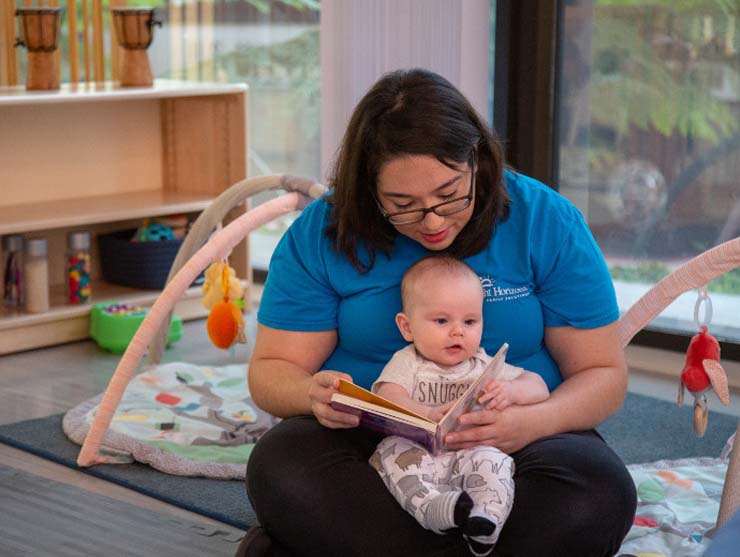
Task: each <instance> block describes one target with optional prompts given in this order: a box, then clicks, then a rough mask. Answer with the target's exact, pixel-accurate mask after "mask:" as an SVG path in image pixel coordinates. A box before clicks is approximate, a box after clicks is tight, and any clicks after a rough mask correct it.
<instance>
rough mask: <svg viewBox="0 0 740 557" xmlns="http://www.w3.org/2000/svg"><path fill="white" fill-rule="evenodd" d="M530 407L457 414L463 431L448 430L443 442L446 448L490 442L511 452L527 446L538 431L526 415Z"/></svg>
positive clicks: (455, 448)
mask: <svg viewBox="0 0 740 557" xmlns="http://www.w3.org/2000/svg"><path fill="white" fill-rule="evenodd" d="M531 415H532V408H531V406H530V407H526V406H509V407H508V408H506V409H505V410H485V409H484V410H477V411H475V412H469V413H467V414H463V415H462V416H460V417H459V418H458V423H459V424H460V425H461V426H462V427H467V428H469V429H465V430H463V431H455V432H452V433H448V434H447V436H446V437H445V445H446V448H447V449H449V450H457V449H467V448H470V447H476V446H478V445H490V446H492V447H496V448H497V449H500V450H501V451H503V452H505V453H507V454H510V453H513V452H516V451H518V450H519V449H521V448H523V447H525V446H527V445H528V444H529V443H531V442H532V441H534V440H535V439H538V438H539V437H540V435H538V434H537V432H536V431H535V430H534V425H535V424H533V423H531V420H530V419H529V418H530V417H531Z"/></svg>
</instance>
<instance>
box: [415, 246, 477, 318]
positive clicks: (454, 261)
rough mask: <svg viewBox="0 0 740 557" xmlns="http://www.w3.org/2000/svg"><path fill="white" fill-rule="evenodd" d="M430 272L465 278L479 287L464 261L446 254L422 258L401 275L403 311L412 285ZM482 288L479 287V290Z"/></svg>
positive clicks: (475, 275)
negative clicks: (471, 280) (473, 280)
mask: <svg viewBox="0 0 740 557" xmlns="http://www.w3.org/2000/svg"><path fill="white" fill-rule="evenodd" d="M432 272H443V273H447V274H450V275H458V276H467V277H470V278H472V279H475V280H476V282H477V283H478V284H479V285H480V278H479V277H478V275H477V274H476V272H475V271H473V269H471V268H470V266H469V265H468V264H467V263H465V262H464V261H462V260H460V259H458V258H456V257H453V256H452V255H449V254H446V253H435V254H432V255H427V256H426V257H422V258H421V259H419V261H417V262H416V263H414V264H413V265H411V267H409V268H408V269H406V272H405V273H404V274H403V279H402V280H401V304H402V305H403V309H404V311H406V309H407V308H406V305H407V304H408V302H409V299H410V297H411V289H412V287H413V286H414V284H416V283H418V282H419V280H420V279H421V278H422V277H424V276H425V275H427V274H430V273H432ZM482 289H483V287H482V286H481V290H482Z"/></svg>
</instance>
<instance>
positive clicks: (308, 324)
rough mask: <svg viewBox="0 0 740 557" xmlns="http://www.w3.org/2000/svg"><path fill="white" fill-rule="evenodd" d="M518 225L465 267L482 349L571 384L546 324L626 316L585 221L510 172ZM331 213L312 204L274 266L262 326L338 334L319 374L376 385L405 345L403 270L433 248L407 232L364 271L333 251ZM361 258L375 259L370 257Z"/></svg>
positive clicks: (550, 381)
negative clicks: (399, 321)
mask: <svg viewBox="0 0 740 557" xmlns="http://www.w3.org/2000/svg"><path fill="white" fill-rule="evenodd" d="M505 185H506V189H507V191H508V192H509V196H510V198H511V204H510V211H509V217H508V218H507V219H506V220H505V221H503V222H499V223H497V224H496V225H495V230H494V234H493V238H492V240H491V242H490V243H489V244H488V246H487V248H486V249H484V250H483V251H482V252H480V253H478V254H476V255H473V256H472V257H468V258H466V259H465V262H466V263H467V264H468V265H470V267H472V269H473V270H474V271H475V272H476V273H478V276H479V277H480V279H481V283H482V284H483V287H484V290H485V294H486V295H485V302H484V307H483V339H482V342H481V344H482V346H483V348H485V350H486V352H488V353H489V354H495V353H496V351H497V350H498V349H499V348H500V347H501V345H502V344H503V343H504V342H508V343H509V346H510V348H509V352H508V354H507V358H506V359H507V361H508V362H509V363H511V364H513V365H516V366H520V367H523V368H525V369H528V370H530V371H534V372H536V373H539V374H540V375H541V376H542V377H543V379H544V380H545V382H546V383H547V386H548V387H549V388H550V390H552V389H554V388H555V387H556V386H557V385H559V384H560V383H561V382H562V378H561V375H560V371H559V369H558V367H557V365H556V364H555V362H554V360H553V359H552V357H551V356H550V354H549V352H548V351H547V348H546V347H545V344H544V327H546V326H549V327H558V326H564V325H568V326H572V327H579V328H595V327H601V326H603V325H607V324H609V323H611V322H613V321H615V320H616V319H617V318H618V317H619V310H618V307H617V301H616V296H615V294H614V287H613V284H612V280H611V277H610V276H609V272H608V270H607V267H606V264H605V262H604V258H603V256H602V254H601V251H600V250H599V248H598V246H597V245H596V242H595V241H594V239H593V236H592V235H591V232H590V231H589V229H588V226H587V225H586V223H585V222H584V220H583V217H582V215H581V214H580V212H579V211H578V210H577V209H576V208H575V207H574V206H573V205H572V204H571V203H570V202H569V201H568V200H567V199H565V198H564V197H563V196H561V195H560V194H558V193H557V192H555V191H554V190H552V189H550V188H548V187H547V186H545V185H543V184H542V183H540V182H538V181H536V180H534V179H532V178H529V177H527V176H524V175H522V174H517V173H514V172H510V171H507V172H506V173H505ZM330 211H331V206H330V205H329V204H328V203H327V202H326V201H325V200H323V199H320V200H317V201H315V202H313V203H312V204H311V205H309V206H308V207H306V208H305V209H304V210H303V212H302V213H301V215H300V216H299V217H298V219H296V221H295V222H294V223H293V224H292V226H291V227H290V228H289V229H288V231H287V232H286V233H285V235H284V236H283V238H282V239H281V241H280V243H279V244H278V246H277V248H276V249H275V252H274V254H273V256H272V260H271V262H270V269H269V273H268V276H267V282H266V284H265V289H264V292H263V294H262V299H261V302H260V308H259V313H258V320H259V322H260V323H262V324H263V325H266V326H268V327H272V328H275V329H284V330H290V331H324V330H329V329H336V330H337V332H338V342H337V346H336V348H335V350H334V352H333V353H332V354H331V356H330V357H329V359H328V360H327V361H326V362H325V363H324V365H323V366H321V369H333V370H337V371H343V372H345V373H348V374H350V375H351V376H352V378H353V380H354V381H355V383H357V384H358V385H361V386H363V387H365V388H370V386H371V385H372V383H373V381H375V379H376V378H377V377H378V375H379V374H380V372H381V371H382V369H383V366H385V364H386V363H387V362H388V360H390V358H391V357H392V356H393V354H394V353H395V352H396V351H397V350H399V349H401V348H403V346H404V345H405V344H406V342H405V341H404V339H403V337H401V334H400V333H399V331H398V329H397V328H396V324H395V315H396V313H398V312H399V311H400V310H401V292H400V284H401V278H402V277H403V274H404V272H405V271H406V269H407V268H408V267H409V266H410V265H412V264H413V263H414V262H416V261H417V260H418V259H420V258H421V257H424V256H425V255H428V254H429V253H430V251H429V250H427V249H426V248H424V247H423V246H422V245H421V244H419V243H417V242H415V241H413V240H411V239H409V238H407V237H406V236H403V235H400V234H398V235H397V236H396V239H395V241H394V244H393V249H392V252H391V256H390V257H386V256H385V255H383V254H382V253H378V255H377V257H376V260H375V265H374V266H373V267H372V269H371V270H370V271H369V272H367V273H366V274H361V273H360V272H358V271H357V269H355V268H354V267H353V266H352V264H351V263H350V262H349V261H348V260H347V259H346V258H345V257H344V256H343V255H341V254H339V253H337V251H336V250H335V249H334V247H333V245H332V242H331V240H330V239H329V238H328V237H327V236H326V234H325V229H326V227H327V224H328V222H329V215H330ZM358 254H359V256H360V258H361V260H363V261H367V258H366V255H367V254H366V252H364V251H363V250H362V249H360V250H359V251H358Z"/></svg>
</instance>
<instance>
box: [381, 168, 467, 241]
mask: <svg viewBox="0 0 740 557" xmlns="http://www.w3.org/2000/svg"><path fill="white" fill-rule="evenodd" d="M471 170H472V169H471V168H470V166H469V165H468V164H466V163H463V164H460V165H457V169H453V168H450V167H448V166H445V165H444V164H442V163H441V162H439V161H438V160H437V159H435V158H434V157H430V156H426V155H409V156H407V157H401V158H397V159H392V160H390V161H389V162H387V163H385V164H384V165H383V166H382V167H381V168H380V173H379V175H378V191H377V198H378V203H380V205H381V206H382V207H383V209H385V211H386V212H387V213H389V214H391V215H392V214H394V213H398V212H401V211H410V210H412V209H425V208H428V207H432V206H433V205H438V204H440V203H444V202H446V201H450V200H452V199H458V198H461V197H465V196H466V195H468V193H470V191H471V187H472V186H473V173H472V172H471ZM474 205H475V198H473V200H472V202H471V203H470V206H469V207H468V208H466V209H464V210H462V211H460V212H458V213H455V214H452V215H447V216H440V215H437V214H436V213H434V212H431V211H430V212H428V213H427V214H426V215H425V216H424V219H423V220H421V221H419V222H415V223H412V224H393V227H394V228H395V229H396V230H398V232H399V233H401V234H403V235H404V236H408V237H409V238H411V239H412V240H416V241H417V242H419V243H420V244H421V245H423V246H424V247H425V248H427V249H429V250H432V251H440V250H444V249H446V248H448V247H449V246H450V244H452V242H453V241H454V240H455V238H457V235H458V234H460V231H461V230H462V229H463V227H464V226H465V225H466V224H467V223H468V221H469V220H470V217H471V216H472V214H473V207H474Z"/></svg>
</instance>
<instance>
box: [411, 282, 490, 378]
mask: <svg viewBox="0 0 740 557" xmlns="http://www.w3.org/2000/svg"><path fill="white" fill-rule="evenodd" d="M407 306H408V311H407V314H406V315H407V318H408V328H409V332H410V335H409V337H407V338H406V340H412V341H413V343H414V345H415V346H416V349H417V350H418V351H419V352H420V353H421V355H422V356H424V357H425V358H426V359H428V360H432V361H433V362H435V363H437V364H438V365H440V366H443V367H449V366H454V365H457V364H459V363H460V362H463V361H464V360H466V359H468V358H470V357H471V356H473V355H474V354H475V353H476V352H477V351H478V346H479V345H480V341H481V335H482V334H483V290H482V288H481V286H480V282H479V281H478V279H477V278H475V277H470V276H462V277H458V276H456V275H455V276H451V275H449V274H446V275H440V274H434V275H431V276H424V277H422V279H421V280H420V281H419V282H418V283H417V284H416V285H414V287H413V290H412V295H411V300H410V303H408V304H407Z"/></svg>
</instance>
